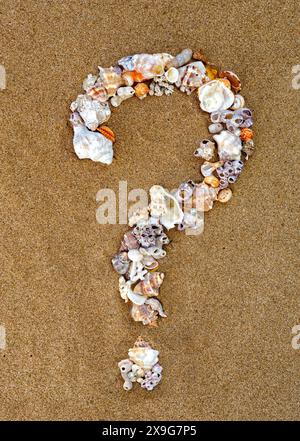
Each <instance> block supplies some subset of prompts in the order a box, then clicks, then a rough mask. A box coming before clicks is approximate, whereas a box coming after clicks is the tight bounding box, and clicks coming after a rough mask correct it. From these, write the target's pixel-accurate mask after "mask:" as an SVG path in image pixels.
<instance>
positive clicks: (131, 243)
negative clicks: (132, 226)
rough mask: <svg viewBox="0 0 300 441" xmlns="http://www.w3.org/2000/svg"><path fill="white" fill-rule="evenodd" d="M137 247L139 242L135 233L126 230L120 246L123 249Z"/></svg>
mask: <svg viewBox="0 0 300 441" xmlns="http://www.w3.org/2000/svg"><path fill="white" fill-rule="evenodd" d="M138 247H139V243H138V241H137V239H136V237H135V235H134V234H133V232H132V231H127V233H125V234H124V236H123V241H122V245H121V248H122V249H123V250H124V251H128V250H132V249H134V248H138Z"/></svg>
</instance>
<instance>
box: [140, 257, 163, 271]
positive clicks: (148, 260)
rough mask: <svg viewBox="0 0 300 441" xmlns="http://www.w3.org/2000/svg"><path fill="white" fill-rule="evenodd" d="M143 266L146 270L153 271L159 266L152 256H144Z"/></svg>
mask: <svg viewBox="0 0 300 441" xmlns="http://www.w3.org/2000/svg"><path fill="white" fill-rule="evenodd" d="M143 265H144V267H145V268H146V269H148V270H154V269H155V268H157V267H158V266H159V264H158V262H157V261H156V260H155V259H154V257H152V256H144V257H143Z"/></svg>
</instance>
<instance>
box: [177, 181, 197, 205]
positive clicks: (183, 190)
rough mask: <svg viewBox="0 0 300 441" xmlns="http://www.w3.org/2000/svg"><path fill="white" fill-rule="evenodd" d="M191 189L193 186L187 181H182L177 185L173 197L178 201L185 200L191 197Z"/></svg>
mask: <svg viewBox="0 0 300 441" xmlns="http://www.w3.org/2000/svg"><path fill="white" fill-rule="evenodd" d="M193 190H194V188H193V186H192V185H191V184H190V183H189V182H183V183H182V184H180V185H179V188H178V190H177V191H176V193H175V197H176V199H177V200H178V201H179V202H180V203H182V202H187V201H188V200H189V199H190V198H191V196H192V194H193Z"/></svg>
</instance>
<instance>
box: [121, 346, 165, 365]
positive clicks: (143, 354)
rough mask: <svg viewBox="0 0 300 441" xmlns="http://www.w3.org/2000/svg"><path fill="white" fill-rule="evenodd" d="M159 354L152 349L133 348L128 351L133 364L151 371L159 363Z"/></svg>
mask: <svg viewBox="0 0 300 441" xmlns="http://www.w3.org/2000/svg"><path fill="white" fill-rule="evenodd" d="M158 355H159V352H158V351H156V350H155V349H151V348H132V349H129V351H128V356H129V359H130V360H131V361H133V363H135V364H137V365H138V366H140V367H141V368H143V369H151V368H152V367H153V366H154V365H155V364H156V363H158Z"/></svg>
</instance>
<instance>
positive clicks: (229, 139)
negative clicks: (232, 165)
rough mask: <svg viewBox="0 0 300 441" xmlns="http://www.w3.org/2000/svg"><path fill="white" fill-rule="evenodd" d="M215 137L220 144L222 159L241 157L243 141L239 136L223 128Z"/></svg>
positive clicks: (219, 152) (219, 149)
mask: <svg viewBox="0 0 300 441" xmlns="http://www.w3.org/2000/svg"><path fill="white" fill-rule="evenodd" d="M213 138H214V140H215V141H216V142H217V144H218V154H219V158H220V159H221V160H222V161H223V160H224V161H226V160H240V159H241V151H242V141H241V140H240V138H239V137H238V136H236V135H234V134H233V133H230V132H228V130H222V132H221V133H219V134H218V135H214V136H213Z"/></svg>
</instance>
